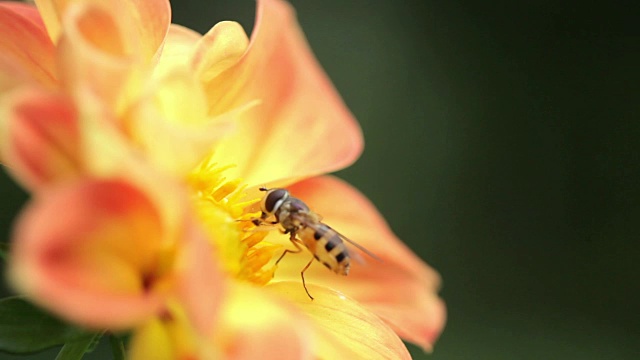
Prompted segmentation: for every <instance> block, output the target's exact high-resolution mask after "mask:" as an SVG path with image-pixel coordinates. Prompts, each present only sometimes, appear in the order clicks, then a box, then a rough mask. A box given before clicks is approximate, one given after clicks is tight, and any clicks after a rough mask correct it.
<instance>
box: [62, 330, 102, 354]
mask: <svg viewBox="0 0 640 360" xmlns="http://www.w3.org/2000/svg"><path fill="white" fill-rule="evenodd" d="M101 336H102V333H93V334H87V333H85V334H84V335H82V336H80V337H79V338H76V339H75V340H72V341H69V342H67V343H65V344H64V346H63V347H62V349H60V352H59V353H58V356H56V360H80V359H82V357H83V356H84V354H86V353H87V352H90V351H91V350H92V347H95V344H96V343H97V342H98V341H99V340H100V337H101Z"/></svg>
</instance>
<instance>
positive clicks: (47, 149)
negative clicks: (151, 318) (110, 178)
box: [0, 88, 83, 190]
mask: <svg viewBox="0 0 640 360" xmlns="http://www.w3.org/2000/svg"><path fill="white" fill-rule="evenodd" d="M1 110H2V111H0V113H2V118H1V119H0V121H1V122H2V131H0V135H1V136H2V137H1V140H2V148H1V149H2V159H3V162H4V164H5V165H7V166H8V167H9V169H10V171H11V173H12V174H13V175H15V176H16V177H17V178H18V180H19V181H20V182H21V183H22V184H24V185H26V187H27V188H29V189H31V190H36V189H38V188H40V187H42V186H44V185H47V184H50V183H53V182H55V181H61V180H63V179H68V178H71V177H74V176H76V175H77V174H78V172H79V171H80V170H81V169H82V168H83V164H82V160H81V159H82V154H81V153H80V134H79V129H78V115H77V112H76V109H75V108H74V106H73V104H71V102H70V101H69V99H67V98H66V97H64V96H63V95H59V94H52V93H48V92H45V91H43V90H37V89H35V88H32V89H21V90H18V91H14V92H13V93H11V94H10V95H7V97H6V98H5V106H4V107H3V108H2V109H1Z"/></svg>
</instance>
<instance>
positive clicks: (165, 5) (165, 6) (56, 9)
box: [35, 0, 171, 61]
mask: <svg viewBox="0 0 640 360" xmlns="http://www.w3.org/2000/svg"><path fill="white" fill-rule="evenodd" d="M35 2H36V5H38V10H39V11H40V13H41V14H42V17H43V19H44V22H45V24H46V25H47V30H48V31H49V35H50V36H51V38H52V39H53V40H54V42H57V41H58V39H59V37H60V36H61V34H62V32H64V31H67V30H68V29H66V28H64V25H63V24H62V23H64V18H65V16H66V15H67V12H68V11H69V8H70V7H72V6H74V4H77V3H79V2H80V1H74V0H36V1H35ZM83 3H84V4H82V5H81V6H89V7H94V6H101V7H107V8H111V9H114V10H116V11H117V13H118V17H119V18H120V19H121V20H122V21H126V22H127V23H129V24H130V25H131V26H130V32H128V33H127V36H130V37H133V38H136V39H140V51H141V54H142V56H143V57H144V58H145V59H146V60H147V61H152V60H153V59H154V57H156V56H157V55H158V54H159V50H160V49H161V46H162V41H163V40H164V38H165V35H166V33H167V29H168V28H169V23H170V22H171V7H170V5H169V1H167V0H144V1H129V0H84V1H83ZM98 25H99V24H96V26H98ZM63 28H64V29H63ZM104 30H105V31H107V30H108V29H104Z"/></svg>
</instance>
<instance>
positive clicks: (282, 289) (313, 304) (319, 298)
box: [267, 281, 411, 359]
mask: <svg viewBox="0 0 640 360" xmlns="http://www.w3.org/2000/svg"><path fill="white" fill-rule="evenodd" d="M307 287H308V289H309V292H310V293H311V294H313V296H314V298H315V299H314V300H311V299H309V297H308V296H307V294H306V293H305V291H304V289H303V287H302V283H301V282H300V281H297V282H294V281H290V282H289V281H285V282H277V283H272V284H270V285H268V286H267V289H269V290H271V291H273V292H275V293H277V294H278V295H279V296H282V297H284V298H286V299H287V300H289V301H291V302H293V303H294V304H295V305H296V306H297V307H298V308H299V309H300V310H302V312H304V313H305V314H306V315H307V316H308V317H309V318H310V319H311V324H312V325H313V330H314V335H315V340H316V348H315V355H316V358H320V359H411V356H410V355H409V352H408V351H407V348H406V347H405V346H404V344H403V343H402V341H401V340H400V338H399V337H398V336H397V335H396V334H395V333H394V332H393V330H392V329H391V328H389V326H387V325H386V324H385V323H384V322H382V320H380V319H379V318H378V317H377V316H376V315H375V314H373V313H372V312H370V311H369V310H367V309H365V308H364V307H362V306H361V305H360V304H358V303H357V302H355V301H353V300H352V299H350V298H348V297H346V296H344V295H343V294H341V293H339V292H337V291H335V290H331V289H329V288H326V287H323V286H315V285H309V284H308V285H307Z"/></svg>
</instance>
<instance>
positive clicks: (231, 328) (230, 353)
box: [212, 283, 313, 360]
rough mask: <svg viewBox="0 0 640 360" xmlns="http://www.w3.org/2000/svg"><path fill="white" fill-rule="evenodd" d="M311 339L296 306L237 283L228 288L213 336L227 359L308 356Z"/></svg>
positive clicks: (267, 359) (243, 359) (309, 357)
mask: <svg viewBox="0 0 640 360" xmlns="http://www.w3.org/2000/svg"><path fill="white" fill-rule="evenodd" d="M312 339H313V334H312V332H311V328H310V327H309V324H308V322H307V321H306V319H305V317H304V316H303V314H301V313H300V312H299V311H297V309H296V308H295V307H291V306H290V305H288V304H286V303H285V302H281V301H278V299H274V297H273V296H270V294H267V293H264V292H263V291H261V290H259V289H256V288H250V287H248V286H247V285H243V284H239V283H235V284H233V286H232V287H231V288H230V291H229V294H228V297H227V300H226V302H225V304H224V305H223V308H222V317H221V319H220V321H219V323H218V324H217V325H216V332H215V333H214V336H213V337H212V340H213V342H214V343H215V344H217V346H218V347H219V348H220V351H221V353H222V354H223V356H222V358H224V359H229V360H253V359H261V360H263V359H264V360H271V359H273V360H280V359H311V358H312V355H313V353H312V342H311V341H312Z"/></svg>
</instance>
